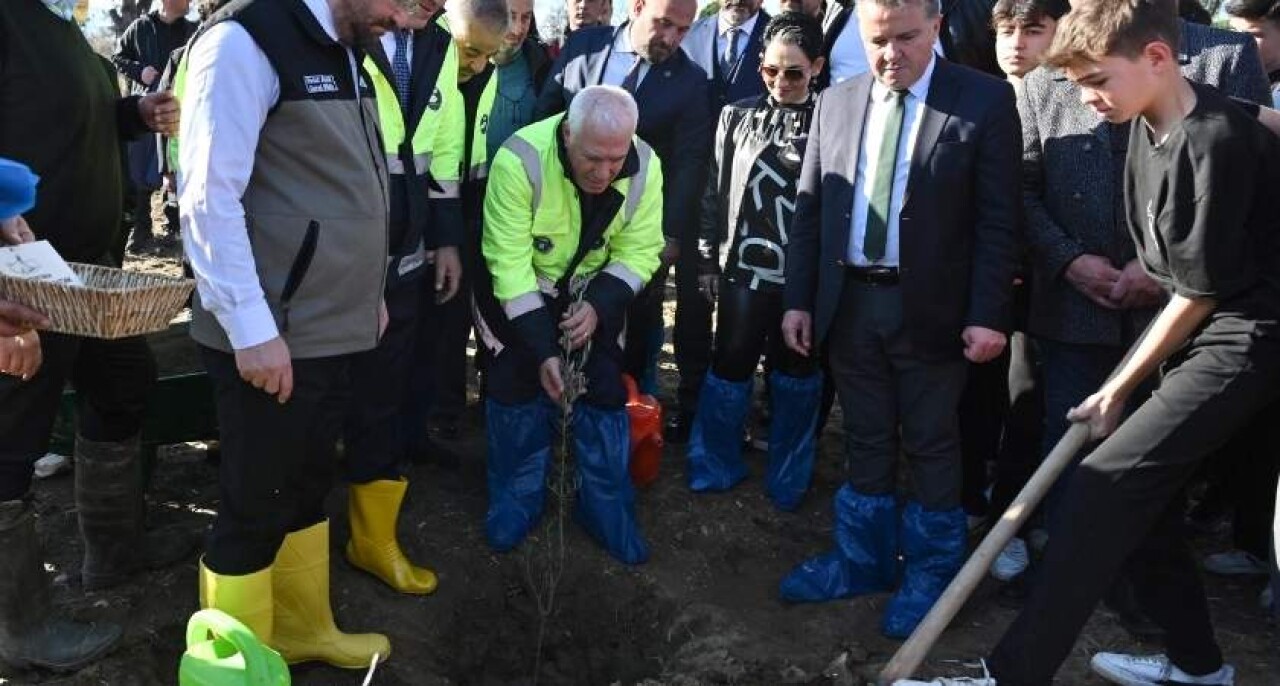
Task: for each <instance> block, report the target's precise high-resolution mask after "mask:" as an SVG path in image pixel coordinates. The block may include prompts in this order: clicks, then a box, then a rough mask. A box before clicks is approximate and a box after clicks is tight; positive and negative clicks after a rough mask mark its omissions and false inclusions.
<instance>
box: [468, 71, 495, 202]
mask: <svg viewBox="0 0 1280 686" xmlns="http://www.w3.org/2000/svg"><path fill="white" fill-rule="evenodd" d="M497 96H498V70H497V69H494V70H493V73H491V74H490V75H489V82H488V83H486V84H485V86H484V91H482V92H481V93H480V102H479V103H478V104H477V105H476V120H475V122H473V124H472V129H471V157H470V163H471V166H470V168H469V169H468V170H467V180H469V181H480V180H483V179H486V178H488V177H489V115H490V114H492V113H493V102H494V99H495V98H497Z"/></svg>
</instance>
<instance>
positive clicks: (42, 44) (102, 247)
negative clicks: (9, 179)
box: [0, 0, 138, 262]
mask: <svg viewBox="0 0 1280 686" xmlns="http://www.w3.org/2000/svg"><path fill="white" fill-rule="evenodd" d="M122 104H123V106H122ZM130 106H132V107H133V112H132V120H133V121H126V122H125V124H126V126H125V127H122V126H121V125H120V124H121V122H120V121H119V120H118V116H119V113H120V112H123V113H125V115H126V119H128V118H129V115H130V112H129V109H128V108H129V107H130ZM136 110H137V107H136V101H135V100H133V99H127V100H124V101H122V100H121V99H120V97H119V90H118V86H117V84H116V82H115V81H114V80H113V79H112V78H111V75H110V65H109V64H107V63H106V62H105V60H104V59H103V58H102V57H100V56H98V55H97V54H96V53H94V52H93V50H92V48H90V47H89V43H88V42H87V41H85V38H84V35H83V34H82V33H81V31H80V27H79V26H76V25H75V24H74V23H72V22H69V21H65V20H63V19H62V18H60V17H58V16H57V15H55V14H54V13H53V12H51V11H49V9H48V8H47V7H45V5H44V3H43V2H41V0H3V2H0V157H7V158H9V159H14V160H18V161H19V162H22V163H24V164H26V165H28V166H29V167H31V169H32V170H33V171H34V172H35V173H36V174H39V175H40V185H39V187H38V188H37V189H36V206H35V208H33V209H32V210H31V211H30V212H28V213H27V214H26V215H24V216H25V217H26V219H27V223H28V224H30V225H31V229H32V231H34V232H35V234H36V236H37V237H38V238H42V239H47V240H49V242H51V243H52V244H53V246H54V248H56V249H57V250H58V252H59V253H60V254H61V255H62V256H63V257H64V258H65V259H67V260H72V261H76V262H96V261H100V260H102V259H103V258H104V257H105V255H106V254H107V252H108V250H109V248H110V247H111V246H112V245H113V244H114V241H115V237H116V233H117V231H119V225H120V215H121V211H122V204H123V203H122V199H121V198H122V187H121V183H122V171H121V162H120V131H121V130H122V128H127V129H133V128H135V127H136V126H137V124H138V122H137V121H136V119H137V114H136Z"/></svg>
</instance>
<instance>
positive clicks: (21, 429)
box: [0, 332, 156, 501]
mask: <svg viewBox="0 0 1280 686" xmlns="http://www.w3.org/2000/svg"><path fill="white" fill-rule="evenodd" d="M40 344H41V346H42V347H41V349H42V352H43V354H44V363H43V364H42V365H41V367H40V371H39V372H37V373H36V375H35V376H33V377H31V379H29V380H27V381H25V382H24V381H21V380H20V379H17V378H15V377H12V376H8V375H0V501H2V500H14V499H16V498H20V497H22V496H23V495H25V494H26V492H27V491H28V490H29V489H30V488H31V475H32V465H33V464H35V461H36V460H38V459H40V458H41V457H43V456H44V454H45V452H46V451H47V450H48V449H49V436H50V434H51V433H52V431H53V423H54V420H55V419H56V418H57V415H58V408H59V406H60V403H61V399H62V390H63V388H64V386H65V385H66V383H67V382H68V381H70V382H71V385H72V386H73V387H75V389H76V430H77V432H78V433H79V434H80V435H81V436H84V437H85V438H88V439H90V440H94V441H107V442H110V441H121V440H124V439H127V438H130V437H133V436H135V435H137V434H138V432H139V431H141V430H142V419H143V415H144V414H145V412H146V406H147V397H148V395H149V394H150V391H151V387H152V385H153V384H154V383H155V380H156V362H155V358H154V357H152V355H151V348H150V347H148V346H147V342H146V340H145V339H143V338H142V337H132V338H123V339H119V340H113V341H105V340H98V339H93V338H80V337H78V336H66V335H63V334H56V333H48V332H43V333H41V334H40Z"/></svg>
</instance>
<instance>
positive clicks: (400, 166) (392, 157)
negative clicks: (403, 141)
mask: <svg viewBox="0 0 1280 686" xmlns="http://www.w3.org/2000/svg"><path fill="white" fill-rule="evenodd" d="M430 168H431V153H429V152H428V153H423V154H421V155H414V156H413V169H414V171H416V172H418V173H422V172H425V171H426V170H428V169H430ZM387 173H388V174H407V173H408V171H407V170H406V169H405V168H404V160H402V159H400V156H399V155H397V154H396V153H393V152H389V153H387Z"/></svg>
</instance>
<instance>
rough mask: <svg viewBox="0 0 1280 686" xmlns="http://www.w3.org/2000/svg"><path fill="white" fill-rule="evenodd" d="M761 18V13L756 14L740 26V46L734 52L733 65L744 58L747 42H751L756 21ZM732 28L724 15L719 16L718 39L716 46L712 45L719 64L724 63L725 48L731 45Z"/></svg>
mask: <svg viewBox="0 0 1280 686" xmlns="http://www.w3.org/2000/svg"><path fill="white" fill-rule="evenodd" d="M759 18H760V13H759V12H756V13H755V14H753V15H751V18H750V19H748V20H746V21H744V22H742V24H741V25H740V26H738V31H739V33H738V45H737V49H736V50H734V53H733V60H731V62H732V63H733V64H737V63H738V60H739V59H741V58H742V54H743V53H744V52H746V49H747V42H748V41H750V40H751V32H752V31H755V30H756V20H757V19H759ZM731 28H733V27H732V26H730V25H729V22H727V21H725V19H724V15H723V14H721V15H719V18H718V19H717V20H716V39H715V41H713V43H714V45H712V49H713V50H715V52H716V54H715V58H716V61H717V62H719V61H722V60H721V58H723V57H724V51H725V48H726V47H728V45H729V29H731ZM708 76H709V74H708ZM726 76H727V74H726Z"/></svg>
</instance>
